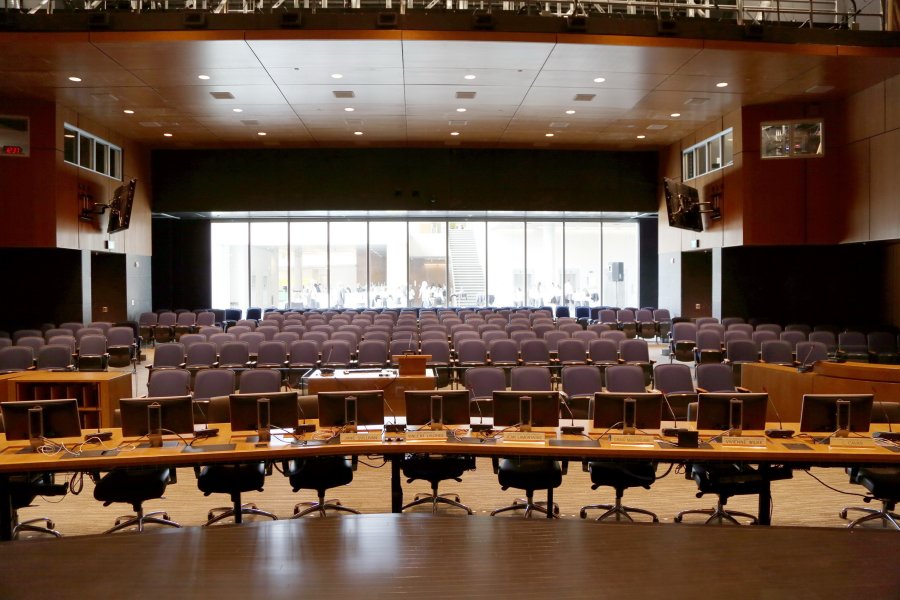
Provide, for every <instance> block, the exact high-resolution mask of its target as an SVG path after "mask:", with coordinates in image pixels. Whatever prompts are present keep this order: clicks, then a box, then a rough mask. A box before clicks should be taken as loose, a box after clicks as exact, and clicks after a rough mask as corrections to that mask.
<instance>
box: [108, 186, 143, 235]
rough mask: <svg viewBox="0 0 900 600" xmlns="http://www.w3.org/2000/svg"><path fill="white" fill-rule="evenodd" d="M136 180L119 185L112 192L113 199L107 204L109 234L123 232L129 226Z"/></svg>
mask: <svg viewBox="0 0 900 600" xmlns="http://www.w3.org/2000/svg"><path fill="white" fill-rule="evenodd" d="M136 186H137V179H134V178H132V179H131V180H130V181H128V182H127V183H125V184H123V185H120V186H119V187H118V188H116V191H115V192H113V198H112V200H111V201H110V203H109V211H110V215H109V228H108V229H107V231H108V232H109V233H116V232H119V231H125V230H126V229H128V226H129V225H130V224H131V207H132V206H133V205H134V190H135V187H136Z"/></svg>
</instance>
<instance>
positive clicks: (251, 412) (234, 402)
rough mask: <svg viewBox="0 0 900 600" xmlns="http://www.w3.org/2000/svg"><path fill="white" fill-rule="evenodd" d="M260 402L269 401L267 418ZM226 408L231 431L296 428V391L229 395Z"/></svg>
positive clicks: (263, 403) (262, 403)
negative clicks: (227, 408)
mask: <svg viewBox="0 0 900 600" xmlns="http://www.w3.org/2000/svg"><path fill="white" fill-rule="evenodd" d="M260 400H268V401H269V402H268V416H266V414H265V408H264V406H265V402H260ZM228 406H229V415H230V416H229V420H230V421H231V431H257V430H259V429H293V428H294V427H296V426H297V421H298V412H299V411H298V410H297V392H296V391H289V392H267V393H255V394H229V395H228ZM267 420H268V422H266V421H267Z"/></svg>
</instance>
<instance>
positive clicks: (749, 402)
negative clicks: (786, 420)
mask: <svg viewBox="0 0 900 600" xmlns="http://www.w3.org/2000/svg"><path fill="white" fill-rule="evenodd" d="M697 402H698V403H697V429H701V430H702V429H710V430H713V431H740V430H742V429H749V430H754V431H762V430H764V429H765V428H766V409H767V408H768V406H769V394H766V393H752V394H739V393H737V392H726V393H722V392H718V393H714V394H713V393H709V394H700V395H699V397H698V398H697Z"/></svg>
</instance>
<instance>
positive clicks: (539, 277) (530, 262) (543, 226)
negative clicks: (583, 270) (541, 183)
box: [525, 221, 563, 307]
mask: <svg viewBox="0 0 900 600" xmlns="http://www.w3.org/2000/svg"><path fill="white" fill-rule="evenodd" d="M525 239H526V242H527V243H526V248H525V259H526V264H527V269H526V272H525V273H526V282H525V283H526V286H527V288H526V289H527V291H528V300H527V304H528V306H554V307H555V306H558V305H560V304H562V303H563V224H562V223H553V222H543V221H537V222H529V223H528V227H527V230H526V237H525Z"/></svg>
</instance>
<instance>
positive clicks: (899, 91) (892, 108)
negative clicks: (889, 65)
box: [884, 75, 900, 131]
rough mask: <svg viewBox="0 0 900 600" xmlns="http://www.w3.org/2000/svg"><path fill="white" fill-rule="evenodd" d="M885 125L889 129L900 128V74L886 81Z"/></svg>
mask: <svg viewBox="0 0 900 600" xmlns="http://www.w3.org/2000/svg"><path fill="white" fill-rule="evenodd" d="M884 88H885V89H884V106H885V115H884V127H885V129H886V130H887V131H890V130H892V129H900V75H897V76H895V77H891V78H890V79H888V80H887V81H886V82H885V83H884Z"/></svg>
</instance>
